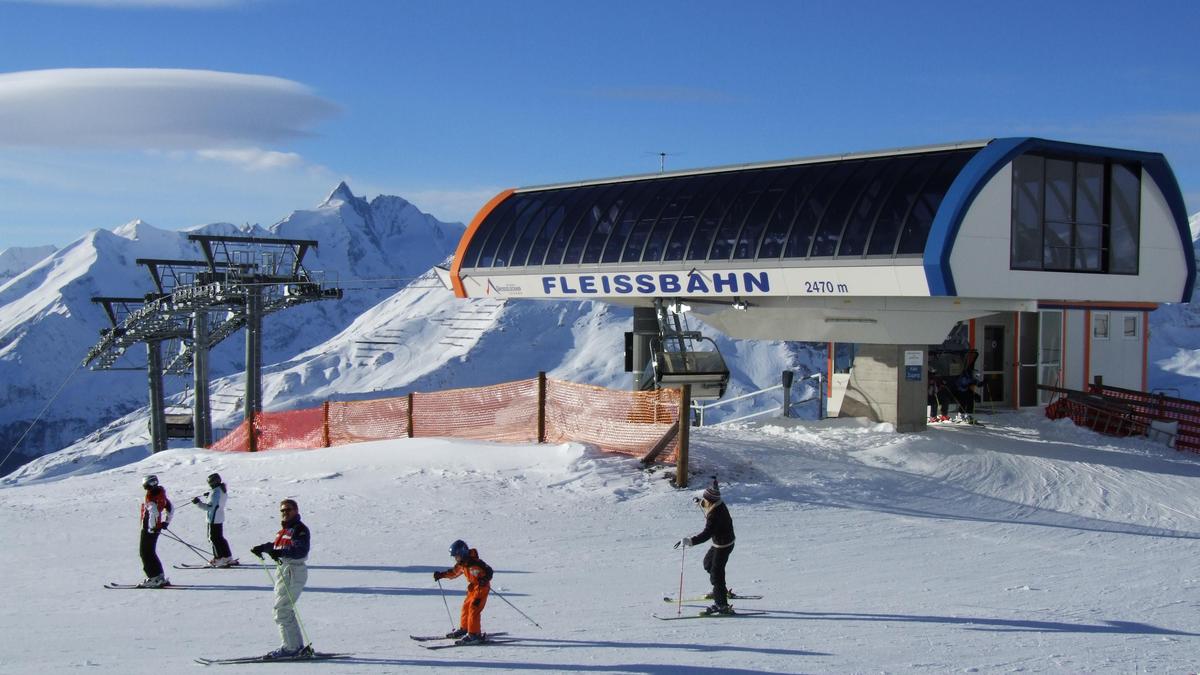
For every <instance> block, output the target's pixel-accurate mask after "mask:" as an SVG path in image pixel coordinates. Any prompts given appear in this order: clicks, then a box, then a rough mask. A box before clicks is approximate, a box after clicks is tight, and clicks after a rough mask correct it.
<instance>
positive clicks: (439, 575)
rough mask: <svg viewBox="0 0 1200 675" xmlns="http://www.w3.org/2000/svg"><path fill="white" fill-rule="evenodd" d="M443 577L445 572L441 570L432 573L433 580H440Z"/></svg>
mask: <svg viewBox="0 0 1200 675" xmlns="http://www.w3.org/2000/svg"><path fill="white" fill-rule="evenodd" d="M445 577H446V575H445V573H443V572H434V573H433V580H434V581H441V580H442V579H444V578H445Z"/></svg>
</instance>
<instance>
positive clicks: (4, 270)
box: [0, 246, 57, 286]
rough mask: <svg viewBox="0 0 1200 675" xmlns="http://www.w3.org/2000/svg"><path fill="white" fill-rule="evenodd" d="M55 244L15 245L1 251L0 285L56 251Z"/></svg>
mask: <svg viewBox="0 0 1200 675" xmlns="http://www.w3.org/2000/svg"><path fill="white" fill-rule="evenodd" d="M55 250H57V249H56V248H55V247H54V246H26V247H20V246H14V247H12V248H6V249H4V250H2V251H0V286H3V285H4V284H5V283H7V282H8V280H9V279H12V278H13V277H15V276H17V275H18V274H20V273H21V272H24V271H25V270H27V269H29V268H30V267H33V266H34V265H35V264H37V263H38V261H40V260H41V259H42V258H45V257H46V256H48V255H50V254H51V253H54V251H55Z"/></svg>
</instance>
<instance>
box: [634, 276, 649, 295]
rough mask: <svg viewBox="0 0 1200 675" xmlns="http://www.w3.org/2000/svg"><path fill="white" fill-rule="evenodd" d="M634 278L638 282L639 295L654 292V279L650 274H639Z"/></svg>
mask: <svg viewBox="0 0 1200 675" xmlns="http://www.w3.org/2000/svg"><path fill="white" fill-rule="evenodd" d="M634 278H635V279H636V280H637V289H638V293H653V292H654V277H652V276H650V275H649V274H639V275H637V276H636V277H634Z"/></svg>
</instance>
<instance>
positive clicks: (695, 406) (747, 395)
mask: <svg viewBox="0 0 1200 675" xmlns="http://www.w3.org/2000/svg"><path fill="white" fill-rule="evenodd" d="M823 377H824V375H823V374H822V373H820V372H817V373H813V374H811V375H808V376H806V377H803V378H800V379H801V380H812V379H815V380H817V381H818V382H820V381H821V379H822V378H823ZM776 389H780V390H782V389H783V385H782V384H774V385H771V386H770V387H764V388H762V389H756V390H754V391H752V392H749V393H745V394H742V395H741V396H734V397H733V398H726V399H721V400H719V401H714V402H713V403H708V404H701V403H698V402H697V401H692V410H693V411H695V412H696V413H698V416H699V420H698V426H704V411H705V410H708V409H709V408H715V407H717V406H719V405H725V404H726V403H733V402H734V401H740V400H742V399H747V398H751V397H754V396H758V395H759V394H765V393H767V392H771V391H775V390H776ZM819 390H820V387H818V392H817V395H816V396H812V397H810V398H806V399H804V400H802V401H792V403H791V405H790V408H795V407H796V406H797V405H800V404H801V403H808V402H809V401H815V400H817V399H819V398H820V397H821V396H823V394H822V393H821V392H820V391H819ZM781 411H783V405H779V406H778V407H775V408H771V409H769V410H762V411H759V412H756V413H751V414H749V415H744V416H742V417H738V418H735V419H731V420H722V421H720V422H717V423H716V424H728V423H730V422H738V421H741V420H745V419H750V418H752V417H760V416H762V415H767V414H770V413H773V412H781Z"/></svg>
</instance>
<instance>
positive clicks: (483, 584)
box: [433, 539, 492, 644]
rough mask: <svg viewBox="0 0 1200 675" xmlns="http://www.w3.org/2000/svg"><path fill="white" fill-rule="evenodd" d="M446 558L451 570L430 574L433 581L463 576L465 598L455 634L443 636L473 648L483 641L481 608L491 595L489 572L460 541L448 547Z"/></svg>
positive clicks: (489, 568)
mask: <svg viewBox="0 0 1200 675" xmlns="http://www.w3.org/2000/svg"><path fill="white" fill-rule="evenodd" d="M450 555H452V556H454V567H451V568H450V569H448V570H444V571H441V572H434V573H433V580H434V581H440V580H442V579H454V578H456V577H458V576H460V575H463V574H466V575H467V597H466V598H464V599H463V604H462V613H461V616H460V617H459V623H458V626H459V627H458V630H455V631H451V632H449V633H447V634H446V637H448V638H459V640H458V642H459V643H460V644H477V643H480V642H483V641H484V637H483V625H482V620H481V619H482V616H483V607H484V605H486V604H487V599H488V593H489V592H491V588H492V587H491V582H492V568H491V567H489V566H488V564H487V563H485V562H484V561H482V560H480V559H479V553H478V552H476V551H475V549H473V548H470V547H469V546H467V542H465V541H463V540H462V539H458V540H455V542H454V543H453V544H450Z"/></svg>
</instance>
